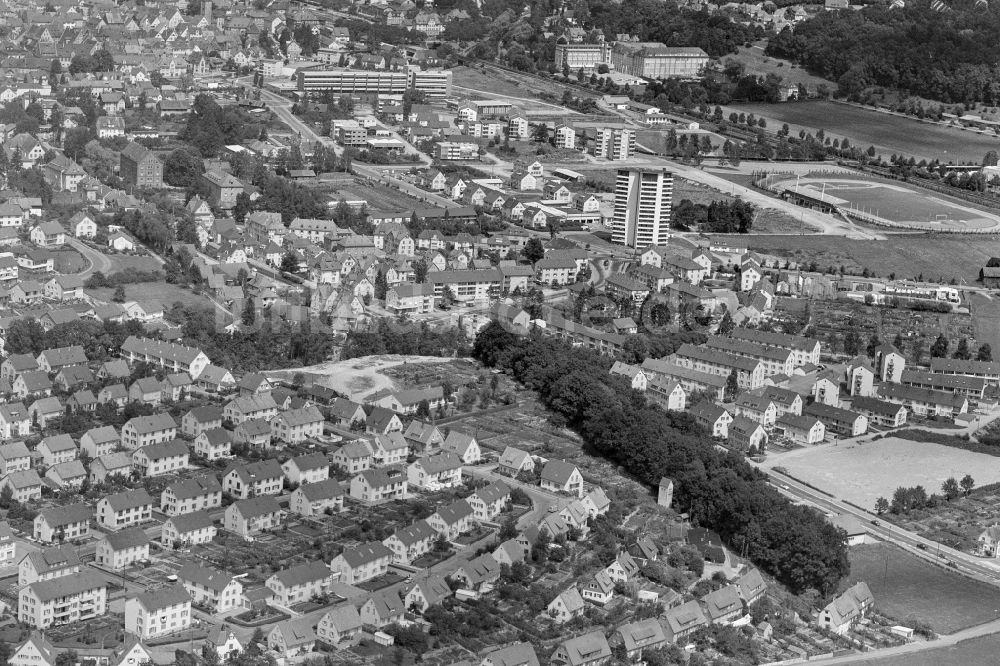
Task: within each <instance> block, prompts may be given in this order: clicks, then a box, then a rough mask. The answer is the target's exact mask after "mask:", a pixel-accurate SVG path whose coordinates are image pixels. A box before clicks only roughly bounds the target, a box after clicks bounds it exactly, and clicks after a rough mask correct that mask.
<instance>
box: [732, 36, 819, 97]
mask: <svg viewBox="0 0 1000 666" xmlns="http://www.w3.org/2000/svg"><path fill="white" fill-rule="evenodd" d="M765 48H767V40H766V39H762V40H760V41H759V42H756V43H755V44H754V45H753V46H741V47H739V49H737V51H736V55H730V56H725V57H724V58H723V62H728V61H730V60H734V61H736V62H738V63H741V64H742V65H743V67H744V69H745V71H746V73H747V74H756V75H757V76H767V75H768V74H775V75H777V76H780V77H781V81H782V83H785V84H788V85H793V86H797V85H799V84H803V85H805V86H807V87H809V88H816V87H817V86H826V87H827V88H828V89H830V90H835V89H836V88H837V84H836V83H834V82H833V81H829V80H827V79H824V78H823V77H820V76H814V75H812V74H810V73H809V72H807V71H806V70H804V69H802V68H801V67H799V66H798V65H796V64H795V63H793V62H790V61H788V60H782V59H781V58H772V57H770V56H766V55H764V49H765Z"/></svg>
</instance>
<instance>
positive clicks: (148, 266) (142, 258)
mask: <svg viewBox="0 0 1000 666" xmlns="http://www.w3.org/2000/svg"><path fill="white" fill-rule="evenodd" d="M105 256H106V257H107V258H108V259H110V260H111V262H112V263H113V264H114V269H113V270H112V271H111V272H112V273H117V272H118V271H123V270H125V269H126V268H134V269H136V270H137V271H159V270H162V269H163V267H162V266H161V265H160V262H158V261H157V260H156V259H154V258H153V257H150V256H149V255H145V254H144V255H138V254H105Z"/></svg>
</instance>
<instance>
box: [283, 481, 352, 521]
mask: <svg viewBox="0 0 1000 666" xmlns="http://www.w3.org/2000/svg"><path fill="white" fill-rule="evenodd" d="M344 494H345V492H344V487H343V486H342V485H341V483H340V481H338V480H337V479H326V480H325V481H317V482H316V483H307V484H305V485H301V486H299V487H298V488H296V489H295V490H293V491H292V494H291V497H289V500H288V508H289V510H290V511H291V512H292V513H297V514H298V515H300V516H316V515H320V514H322V513H325V512H327V511H328V510H329V511H330V512H332V513H340V512H341V511H343V510H344Z"/></svg>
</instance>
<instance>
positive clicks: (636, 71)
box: [610, 42, 708, 79]
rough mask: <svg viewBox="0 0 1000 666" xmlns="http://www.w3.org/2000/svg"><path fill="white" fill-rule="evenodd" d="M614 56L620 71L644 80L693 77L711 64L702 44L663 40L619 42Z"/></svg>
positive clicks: (614, 63) (614, 47)
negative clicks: (681, 44)
mask: <svg viewBox="0 0 1000 666" xmlns="http://www.w3.org/2000/svg"><path fill="white" fill-rule="evenodd" d="M610 58H611V65H612V66H613V67H614V69H615V70H616V71H618V72H621V73H622V74H631V75H632V76H641V77H642V78H644V79H671V78H684V79H693V78H697V77H698V76H699V75H700V73H701V71H702V70H703V69H704V68H705V65H707V64H708V54H707V53H705V52H704V51H702V50H701V49H700V48H698V47H676V46H665V45H664V44H662V43H660V42H616V43H615V45H614V46H613V47H612V48H611V53H610Z"/></svg>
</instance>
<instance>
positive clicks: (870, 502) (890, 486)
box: [765, 437, 1000, 508]
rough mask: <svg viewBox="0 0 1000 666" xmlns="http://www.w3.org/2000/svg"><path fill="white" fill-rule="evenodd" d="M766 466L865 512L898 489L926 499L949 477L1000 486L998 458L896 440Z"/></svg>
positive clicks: (816, 451)
mask: <svg viewBox="0 0 1000 666" xmlns="http://www.w3.org/2000/svg"><path fill="white" fill-rule="evenodd" d="M765 466H766V467H775V466H780V467H784V468H785V469H787V470H788V473H789V474H791V475H792V476H793V477H795V478H796V479H801V480H802V481H805V482H807V483H810V484H811V485H813V486H815V487H816V488H820V489H822V490H825V491H826V492H828V493H831V494H832V495H834V496H835V497H837V498H839V499H844V500H848V501H850V502H852V503H854V504H857V505H858V506H862V507H868V508H871V507H874V506H875V500H876V499H878V498H879V497H886V498H890V497H892V493H893V491H894V490H896V488H898V487H900V486H906V487H907V488H910V487H913V486H917V485H920V486H923V487H924V488H925V489H926V490H927V493H928V494H930V493H935V492H938V491H939V490H940V489H941V484H942V483H943V482H944V481H945V479H947V478H948V477H952V476H953V477H955V478H957V479H961V478H962V477H963V476H965V475H966V474H971V475H972V478H973V479H975V481H976V485H977V486H984V485H986V484H988V483H997V482H1000V458H997V457H995V456H988V455H984V454H981V453H973V452H971V451H964V450H962V449H956V448H953V447H950V446H943V445H941V444H932V443H929V442H914V441H911V440H906V439H899V438H898V437H886V438H885V439H880V440H878V441H876V442H866V443H864V444H857V443H852V444H840V445H835V446H834V445H829V444H828V445H824V446H814V447H810V448H802V449H797V450H795V451H791V452H788V453H783V454H780V455H774V456H771V457H770V458H768V461H767V463H766V464H765Z"/></svg>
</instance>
